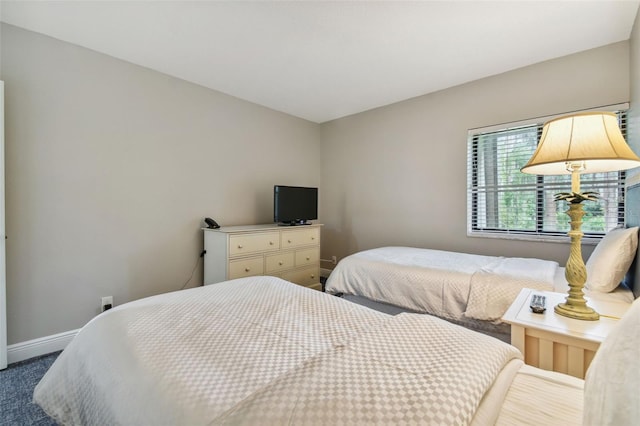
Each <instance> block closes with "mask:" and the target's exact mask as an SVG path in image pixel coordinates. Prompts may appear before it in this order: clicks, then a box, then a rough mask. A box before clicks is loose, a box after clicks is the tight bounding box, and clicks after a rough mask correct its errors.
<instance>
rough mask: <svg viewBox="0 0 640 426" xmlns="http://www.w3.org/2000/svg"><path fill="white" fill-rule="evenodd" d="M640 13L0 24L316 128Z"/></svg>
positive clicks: (76, 8)
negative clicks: (126, 62)
mask: <svg viewBox="0 0 640 426" xmlns="http://www.w3.org/2000/svg"><path fill="white" fill-rule="evenodd" d="M638 3H639V1H610V0H600V1H579V0H578V1H559V0H556V1H515V0H514V1H508V0H505V1H480V0H479V1H414V2H404V1H386V2H384V1H345V2H328V1H326V2H316V1H291V2H273V1H257V2H246V1H149V0H147V1H90V0H85V1H11V0H2V2H1V3H0V19H1V20H2V21H3V22H6V23H9V24H12V25H16V26H19V27H22V28H26V29H28V30H32V31H36V32H39V33H42V34H46V35H49V36H51V37H54V38H57V39H60V40H64V41H67V42H69V43H74V44H77V45H80V46H84V47H87V48H89V49H93V50H96V51H98V52H103V53H106V54H108V55H111V56H114V57H116V58H120V59H123V60H126V61H129V62H132V63H134V64H138V65H142V66H145V67H148V68H151V69H154V70H157V71H160V72H163V73H166V74H169V75H172V76H175V77H179V78H182V79H184V80H187V81H191V82H194V83H197V84H200V85H202V86H205V87H209V88H211V89H215V90H218V91H221V92H224V93H227V94H229V95H233V96H236V97H238V98H241V99H245V100H248V101H251V102H254V103H257V104H260V105H264V106H266V107H269V108H272V109H275V110H278V111H282V112H285V113H288V114H291V115H294V116H297V117H301V118H305V119H307V120H310V121H314V122H317V123H322V122H325V121H329V120H332V119H335V118H339V117H343V116H346V115H350V114H354V113H358V112H362V111H366V110H369V109H372V108H375V107H379V106H383V105H388V104H390V103H394V102H398V101H402V100H405V99H408V98H412V97H415V96H420V95H423V94H426V93H430V92H434V91H437V90H441V89H445V88H447V87H452V86H455V85H458V84H461V83H465V82H468V81H472V80H476V79H479V78H483V77H487V76H490V75H495V74H499V73H502V72H505V71H508V70H512V69H515V68H520V67H523V66H526V65H530V64H533V63H536V62H540V61H544V60H548V59H552V58H557V57H560V56H565V55H568V54H571V53H575V52H579V51H582V50H587V49H591V48H594V47H598V46H603V45H606V44H610V43H614V42H618V41H621V40H627V39H628V38H629V36H630V33H631V29H632V26H633V22H634V19H635V16H636V13H637V10H638Z"/></svg>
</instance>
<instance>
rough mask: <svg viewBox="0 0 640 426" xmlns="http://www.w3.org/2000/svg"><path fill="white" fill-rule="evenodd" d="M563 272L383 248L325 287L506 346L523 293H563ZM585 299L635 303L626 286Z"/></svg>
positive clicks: (347, 264)
mask: <svg viewBox="0 0 640 426" xmlns="http://www.w3.org/2000/svg"><path fill="white" fill-rule="evenodd" d="M634 253H635V248H634ZM627 268H628V266H627ZM564 273H565V269H564V268H562V267H560V266H559V265H558V263H557V262H553V261H548V260H542V259H533V258H516V257H501V256H484V255H476V254H468V253H459V252H450V251H443V250H431V249H424V248H413V247H381V248H376V249H371V250H365V251H361V252H358V253H355V254H353V255H350V256H347V257H345V258H344V259H342V260H341V261H340V262H339V263H338V265H337V266H336V268H335V269H334V270H333V271H332V272H331V275H330V276H329V278H328V280H327V283H326V287H325V288H326V291H327V292H328V293H331V294H340V295H342V296H343V297H345V298H347V299H349V300H352V301H356V302H360V303H364V304H369V303H370V302H371V301H372V302H374V303H375V302H379V303H384V304H388V305H392V306H395V307H399V308H401V309H402V310H407V311H411V312H418V313H428V314H431V315H435V316H438V317H440V318H443V319H446V320H448V321H451V322H455V323H457V324H461V325H464V326H466V327H468V328H472V329H475V330H480V331H485V332H488V333H489V334H492V335H494V336H495V337H499V338H502V339H503V340H506V341H508V339H509V326H508V325H507V324H504V323H502V321H501V318H502V316H503V315H504V313H505V312H506V310H507V309H508V308H509V306H510V305H511V303H512V302H513V301H514V300H515V298H516V296H517V295H518V293H519V292H520V290H521V289H522V288H533V289H537V290H545V291H556V292H562V293H564V292H566V290H567V289H568V285H567V282H566V279H565V276H564ZM587 294H588V295H589V296H590V297H596V298H600V299H604V300H616V301H624V302H626V303H631V302H632V301H633V299H634V298H633V294H632V293H631V291H630V290H629V289H626V288H624V287H620V288H619V289H616V291H613V292H611V293H601V292H589V291H588V290H587Z"/></svg>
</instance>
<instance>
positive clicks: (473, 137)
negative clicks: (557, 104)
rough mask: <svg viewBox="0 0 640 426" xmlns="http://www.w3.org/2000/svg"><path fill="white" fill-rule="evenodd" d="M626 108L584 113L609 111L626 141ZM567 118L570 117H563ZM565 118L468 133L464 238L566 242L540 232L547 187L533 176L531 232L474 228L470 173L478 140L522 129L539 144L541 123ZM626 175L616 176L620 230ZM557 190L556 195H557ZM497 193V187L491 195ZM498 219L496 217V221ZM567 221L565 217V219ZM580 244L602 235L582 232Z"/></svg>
mask: <svg viewBox="0 0 640 426" xmlns="http://www.w3.org/2000/svg"><path fill="white" fill-rule="evenodd" d="M628 108H629V104H618V105H609V106H606V107H598V108H593V109H590V110H584V111H592V110H593V111H595V110H598V111H610V112H614V113H616V114H619V120H621V122H622V125H621V129H622V132H623V136H624V137H625V140H626V126H627V119H628V118H627V110H628ZM567 114H570V113H567ZM567 114H556V115H553V116H547V117H539V118H535V119H531V120H526V121H520V122H515V123H506V124H499V125H494V126H489V127H484V128H476V129H470V130H469V133H468V139H467V236H470V237H480V238H499V239H510V240H526V241H544V242H567V241H569V237H568V235H567V233H566V232H565V231H548V230H545V229H544V226H545V221H544V217H545V215H544V201H545V194H544V192H545V187H547V188H546V190H549V186H552V184H551V183H545V181H544V176H542V175H535V176H536V182H535V186H534V188H535V192H536V200H535V203H536V206H537V208H536V218H535V230H515V229H506V228H500V227H495V228H491V227H480V226H478V211H479V208H478V203H479V199H478V198H479V191H478V178H479V177H478V173H477V171H475V170H474V166H475V165H476V164H477V163H478V149H477V148H476V145H477V144H478V140H479V137H481V136H482V135H486V134H491V133H498V132H505V133H506V132H507V131H517V130H518V129H523V128H532V127H534V126H535V127H536V128H537V142H539V141H540V136H541V134H542V127H543V125H544V123H545V122H547V121H549V120H551V119H553V118H556V117H560V116H563V115H567ZM625 181H626V172H625V171H620V172H618V178H617V182H618V183H617V187H618V190H619V191H620V197H619V198H618V203H617V212H618V215H617V222H618V223H617V226H623V225H624V223H625V207H624V206H625V196H626V183H625ZM560 191H561V190H560V189H559V190H558V191H557V192H560ZM497 192H499V188H498V187H497V188H496V189H495V190H494V193H497ZM497 218H498V216H497V213H496V219H497ZM567 219H568V217H567ZM583 233H584V236H583V239H582V241H583V243H585V244H597V243H598V242H599V241H600V240H601V239H602V237H604V235H605V232H602V233H600V232H598V233H595V232H585V231H584V230H583Z"/></svg>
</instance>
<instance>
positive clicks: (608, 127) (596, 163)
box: [521, 112, 640, 175]
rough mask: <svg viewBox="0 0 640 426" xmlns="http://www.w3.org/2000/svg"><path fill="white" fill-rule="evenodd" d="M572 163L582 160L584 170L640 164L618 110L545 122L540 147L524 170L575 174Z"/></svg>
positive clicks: (591, 171)
mask: <svg viewBox="0 0 640 426" xmlns="http://www.w3.org/2000/svg"><path fill="white" fill-rule="evenodd" d="M571 163H582V166H583V167H582V169H581V170H580V173H598V172H612V171H617V170H626V169H632V168H634V167H640V158H638V156H637V155H636V154H635V153H634V152H633V151H632V150H631V148H629V145H627V142H626V141H625V140H624V137H623V136H622V133H621V132H620V127H619V126H618V119H617V117H616V115H615V114H613V113H610V112H586V113H581V114H575V115H571V116H564V117H559V118H556V119H553V120H550V121H548V122H547V123H545V125H544V127H543V129H542V136H541V137H540V143H539V144H538V148H537V149H536V151H535V152H534V154H533V156H532V157H531V159H530V160H529V162H528V163H527V164H526V165H525V166H524V167H523V168H522V169H521V171H522V172H523V173H530V174H536V175H563V174H571V168H570V167H569V164H571Z"/></svg>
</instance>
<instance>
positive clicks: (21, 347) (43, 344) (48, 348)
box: [7, 329, 80, 364]
mask: <svg viewBox="0 0 640 426" xmlns="http://www.w3.org/2000/svg"><path fill="white" fill-rule="evenodd" d="M78 331H80V329H77V330H71V331H65V332H64V333H58V334H52V335H51V336H45V337H40V338H38V339H33V340H28V341H26V342H21V343H16V344H14V345H9V346H7V362H8V363H9V364H13V363H14V362H19V361H24V360H25V359H29V358H33V357H36V356H40V355H46V354H50V353H51V352H56V351H61V350H63V349H64V348H65V347H66V346H67V345H68V344H69V342H71V340H72V339H73V338H74V337H75V335H76V334H78Z"/></svg>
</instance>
